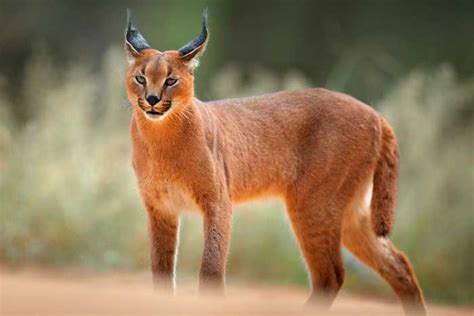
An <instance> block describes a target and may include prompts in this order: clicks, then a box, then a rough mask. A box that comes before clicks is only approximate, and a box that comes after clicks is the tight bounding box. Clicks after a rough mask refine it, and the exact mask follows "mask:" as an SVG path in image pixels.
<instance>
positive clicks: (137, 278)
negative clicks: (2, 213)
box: [0, 269, 474, 316]
mask: <svg viewBox="0 0 474 316" xmlns="http://www.w3.org/2000/svg"><path fill="white" fill-rule="evenodd" d="M186 284H187V283H186ZM186 284H185V285H182V284H179V285H180V287H179V289H180V290H179V292H178V295H177V296H176V297H174V298H170V297H163V296H159V295H158V294H156V293H155V292H153V290H152V288H151V285H150V281H149V279H148V275H147V274H146V275H145V274H137V275H106V276H90V275H87V276H79V275H77V274H74V275H65V274H58V273H51V272H44V271H35V270H27V271H21V272H11V271H8V270H6V269H1V270H0V315H322V314H325V315H402V313H401V309H400V307H399V306H398V305H397V304H390V303H384V302H378V301H375V300H370V299H360V298H352V297H347V296H345V297H339V298H338V299H337V301H336V302H335V304H334V306H333V307H332V309H331V312H330V313H328V312H324V313H321V312H319V313H318V312H317V311H315V310H314V309H308V308H305V307H303V305H302V304H303V302H304V300H305V298H306V292H305V291H304V290H301V289H286V288H259V287H252V288H248V287H235V288H229V289H228V291H227V293H228V295H227V298H225V299H217V298H207V299H203V298H200V299H198V298H197V295H196V291H195V286H192V285H186ZM473 311H474V310H473V309H454V308H445V307H434V306H431V307H430V312H431V315H440V316H441V315H471V316H472V315H474V312H473Z"/></svg>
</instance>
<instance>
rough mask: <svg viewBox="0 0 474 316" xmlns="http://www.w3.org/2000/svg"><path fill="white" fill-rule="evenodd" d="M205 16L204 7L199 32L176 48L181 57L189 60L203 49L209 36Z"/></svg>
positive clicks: (205, 10) (206, 15)
mask: <svg viewBox="0 0 474 316" xmlns="http://www.w3.org/2000/svg"><path fill="white" fill-rule="evenodd" d="M207 17H208V13H207V8H206V9H204V11H203V12H202V30H201V34H199V35H198V36H197V37H196V38H194V39H193V40H192V41H190V42H189V43H187V44H186V45H184V46H183V47H181V48H180V49H179V50H178V52H179V54H180V55H181V58H183V59H185V60H191V59H192V58H194V57H196V56H197V55H199V54H201V53H202V52H203V51H204V49H205V47H206V44H207V40H208V38H209V29H208V24H207Z"/></svg>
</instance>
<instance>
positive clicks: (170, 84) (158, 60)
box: [127, 49, 194, 121]
mask: <svg viewBox="0 0 474 316" xmlns="http://www.w3.org/2000/svg"><path fill="white" fill-rule="evenodd" d="M193 91H194V89H193V74H192V69H191V68H190V67H189V66H188V65H187V64H186V63H185V62H183V61H182V60H181V59H180V56H179V54H178V52H176V51H166V52H163V53H162V52H159V51H157V50H154V49H147V50H146V51H144V52H142V54H141V55H140V56H139V57H138V58H137V59H135V60H134V61H133V64H132V66H131V67H130V69H129V71H128V74H127V95H128V99H129V100H130V103H131V104H132V105H133V107H134V108H135V110H138V112H140V113H141V115H144V116H145V117H146V118H147V119H149V120H152V121H160V120H163V119H165V117H166V116H167V115H171V114H178V113H181V112H182V111H183V110H185V107H186V105H187V104H190V103H191V100H192V98H193Z"/></svg>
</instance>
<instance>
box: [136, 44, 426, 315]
mask: <svg viewBox="0 0 474 316" xmlns="http://www.w3.org/2000/svg"><path fill="white" fill-rule="evenodd" d="M199 53H201V52H199ZM135 57H136V58H135V59H134V63H133V64H132V65H131V67H130V69H129V71H128V77H127V93H128V97H129V99H130V102H131V103H132V105H133V109H134V111H133V115H132V119H131V135H132V143H133V165H134V168H135V171H136V175H137V179H138V185H139V188H140V192H141V195H142V198H143V202H144V204H145V207H146V209H147V211H148V214H149V222H150V224H149V227H150V240H151V256H152V257H151V259H152V271H153V276H154V279H155V280H156V281H157V286H163V287H165V288H173V280H174V279H173V277H174V264H175V254H176V245H177V234H178V222H179V213H180V212H181V211H182V210H185V209H192V208H196V209H198V211H199V212H200V213H201V214H202V216H203V222H204V235H205V242H204V251H203V258H202V264H201V271H200V286H201V288H204V289H207V288H208V286H214V287H215V286H217V287H218V288H221V289H222V288H223V286H224V274H225V264H226V258H227V253H228V248H229V242H230V231H231V218H232V204H233V203H236V202H242V201H246V200H249V199H253V198H258V197H262V196H268V195H272V196H277V197H280V198H281V199H283V200H284V201H285V202H286V205H287V208H288V214H289V218H290V221H291V225H292V227H293V230H294V233H295V235H296V238H297V240H298V243H299V246H300V248H301V251H302V253H303V255H304V258H305V260H306V263H307V268H308V271H309V274H310V277H311V284H312V289H313V292H312V293H313V294H312V296H311V301H317V302H319V303H321V302H323V303H324V304H327V305H330V303H331V302H332V300H333V299H334V297H335V295H336V294H337V292H338V290H339V289H340V287H341V285H342V283H343V280H344V268H343V264H342V258H341V244H342V243H344V245H346V246H347V247H348V248H349V250H350V251H352V252H353V253H354V254H355V255H356V256H357V257H358V258H359V259H361V261H362V262H364V263H366V264H367V265H369V266H370V267H372V268H373V269H375V270H376V271H377V272H379V273H380V274H381V275H382V277H384V278H385V279H386V280H387V281H388V282H389V283H390V284H391V285H392V287H393V288H394V289H395V291H396V292H397V294H398V295H399V297H400V298H401V300H402V303H403V304H404V307H405V308H406V309H407V310H412V308H414V309H415V310H417V311H421V312H423V311H424V303H423V298H422V294H421V290H420V288H419V286H418V284H417V281H416V278H415V275H414V273H413V269H412V268H411V266H410V264H409V262H408V259H407V258H406V257H405V256H403V255H402V254H401V253H400V252H398V251H397V250H396V249H395V248H394V246H393V245H392V244H391V243H390V241H389V240H388V238H387V237H386V235H387V234H388V233H389V232H390V229H391V226H392V219H393V209H394V201H395V194H396V191H395V188H396V180H397V175H398V149H397V144H396V140H395V137H394V134H393V131H392V130H391V128H390V126H389V125H388V123H387V122H386V121H385V120H384V119H383V118H382V117H381V116H380V115H379V114H378V113H376V112H375V111H374V110H373V109H372V108H370V107H369V106H367V105H365V104H363V103H362V102H360V101H358V100H356V99H354V98H352V97H350V96H347V95H345V94H341V93H336V92H332V91H328V90H324V89H307V90H300V91H283V92H278V93H273V94H268V95H263V96H260V97H252V98H245V99H235V100H221V101H214V102H208V103H204V102H201V101H199V100H198V99H196V98H194V96H193V74H192V67H191V62H192V61H189V60H183V59H181V58H180V56H179V54H178V53H177V52H176V51H168V52H163V53H162V52H159V51H157V50H153V49H145V50H143V51H142V52H141V53H140V55H139V56H135ZM138 73H141V74H142V75H144V76H145V77H146V78H147V84H146V86H144V87H142V86H140V85H139V84H137V83H136V82H135V81H134V76H135V75H136V74H138ZM170 76H174V77H178V78H179V82H178V84H177V85H175V86H173V87H165V86H164V82H165V80H166V78H168V77H170ZM150 91H153V92H155V93H157V94H158V95H161V100H162V101H161V102H160V103H158V104H157V105H155V108H158V109H166V107H163V103H166V102H168V103H169V104H171V108H170V109H169V110H167V111H166V112H165V113H164V115H163V116H162V117H159V118H154V119H151V118H149V117H147V116H146V114H145V111H148V110H149V109H150V108H151V106H150V105H149V104H148V103H147V102H146V101H145V97H146V94H147V93H149V92H150ZM372 191H373V193H372ZM371 195H372V199H371V203H370V196H371ZM369 203H370V205H369ZM368 208H371V210H370V209H368ZM371 223H372V224H371ZM380 236H385V237H380Z"/></svg>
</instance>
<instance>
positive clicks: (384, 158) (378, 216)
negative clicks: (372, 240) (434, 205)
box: [370, 116, 399, 236]
mask: <svg viewBox="0 0 474 316" xmlns="http://www.w3.org/2000/svg"><path fill="white" fill-rule="evenodd" d="M380 125H381V130H382V137H381V146H380V152H379V157H378V161H377V166H376V168H375V173H374V179H373V193H372V201H371V205H370V206H371V218H372V227H373V229H374V231H375V233H376V234H377V236H387V235H389V234H390V232H391V230H392V226H393V222H394V218H395V202H396V198H397V182H398V171H399V151H398V144H397V139H396V138H395V133H394V132H393V129H392V128H391V127H390V125H389V124H388V122H387V121H386V120H385V119H384V118H383V117H382V116H380Z"/></svg>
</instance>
